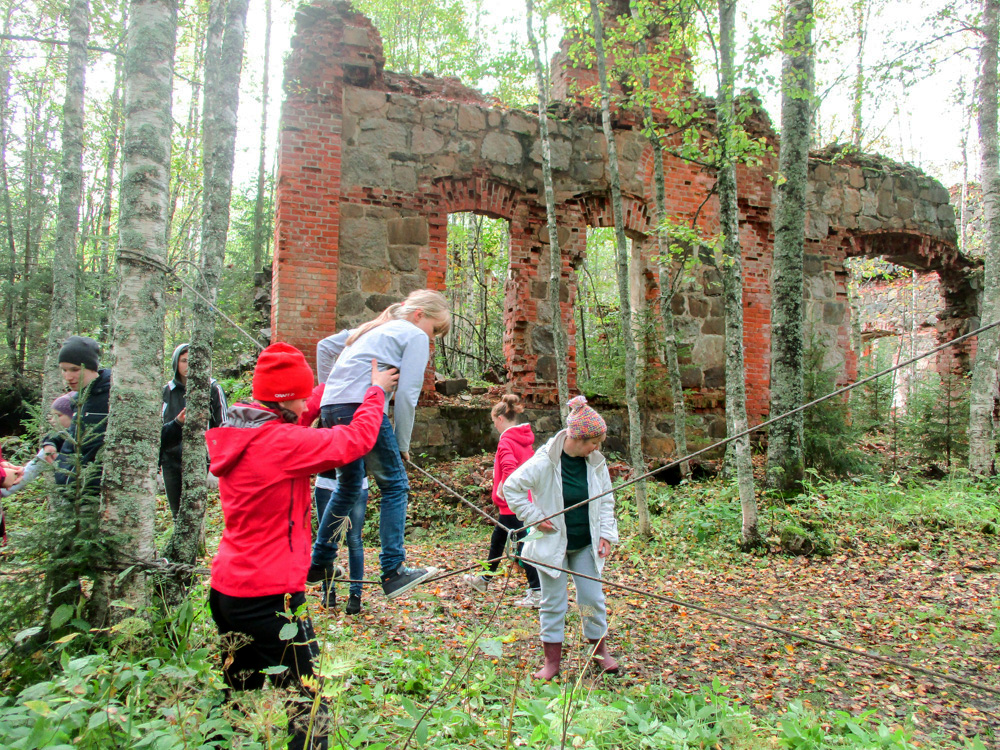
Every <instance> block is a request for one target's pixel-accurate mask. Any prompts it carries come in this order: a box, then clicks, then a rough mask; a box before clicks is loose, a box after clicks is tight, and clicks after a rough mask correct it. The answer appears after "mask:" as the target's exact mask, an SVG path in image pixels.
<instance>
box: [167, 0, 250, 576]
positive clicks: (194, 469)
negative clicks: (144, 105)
mask: <svg viewBox="0 0 1000 750" xmlns="http://www.w3.org/2000/svg"><path fill="white" fill-rule="evenodd" d="M247 5H248V0H228V1H227V0H214V2H213V3H212V5H211V9H210V11H209V28H208V40H207V44H206V51H205V103H204V114H203V129H202V149H203V159H202V169H203V172H204V188H203V195H204V204H203V206H204V208H203V213H202V224H201V277H200V278H201V279H203V280H204V281H203V283H202V284H200V286H201V290H200V291H201V294H202V296H203V297H205V298H206V299H207V300H208V301H205V300H203V299H201V298H200V297H193V298H192V300H191V310H192V315H191V320H192V321H193V322H194V325H193V327H192V329H191V347H190V348H189V349H188V367H189V369H188V379H187V418H186V420H185V422H184V443H183V472H182V476H183V484H182V486H183V490H182V492H181V502H180V509H179V511H178V514H177V520H176V521H175V522H174V533H173V536H172V537H171V539H170V545H169V550H168V557H169V558H170V559H171V560H173V561H174V562H180V563H186V564H188V565H191V564H193V563H194V562H195V558H196V557H197V555H198V548H199V546H200V543H201V539H202V527H203V525H204V523H205V499H206V495H207V488H206V485H205V479H206V466H207V464H206V456H205V429H206V428H207V426H208V423H209V409H210V399H211V380H212V347H213V345H214V342H215V316H214V314H213V307H214V305H215V299H216V294H217V292H218V286H219V278H220V276H221V275H222V265H223V262H224V260H225V254H226V236H227V234H228V232H229V202H230V198H231V196H232V189H233V160H234V154H235V151H236V114H237V110H238V108H239V97H240V74H241V72H242V68H243V44H244V38H245V36H246V16H247Z"/></svg>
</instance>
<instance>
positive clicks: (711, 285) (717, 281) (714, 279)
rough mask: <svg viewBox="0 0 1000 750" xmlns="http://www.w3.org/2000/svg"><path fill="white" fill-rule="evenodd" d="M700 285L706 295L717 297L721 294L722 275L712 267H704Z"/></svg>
mask: <svg viewBox="0 0 1000 750" xmlns="http://www.w3.org/2000/svg"><path fill="white" fill-rule="evenodd" d="M701 285H702V288H703V289H704V290H705V296H706V297H718V296H720V295H721V294H722V276H721V275H720V274H719V272H718V271H716V270H715V269H714V268H708V269H705V276H704V277H703V278H702V280H701Z"/></svg>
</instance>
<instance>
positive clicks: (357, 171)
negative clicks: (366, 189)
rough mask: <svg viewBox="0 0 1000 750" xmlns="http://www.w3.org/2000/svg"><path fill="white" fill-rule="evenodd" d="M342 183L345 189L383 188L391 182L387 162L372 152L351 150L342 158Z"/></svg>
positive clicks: (390, 170)
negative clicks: (358, 187) (355, 187)
mask: <svg viewBox="0 0 1000 750" xmlns="http://www.w3.org/2000/svg"><path fill="white" fill-rule="evenodd" d="M342 174H343V177H342V180H343V183H344V186H345V187H354V186H360V185H372V186H379V187H381V186H383V185H388V184H389V182H390V181H391V180H392V167H391V166H390V165H389V160H388V159H386V158H385V156H383V155H382V154H380V153H377V152H375V151H374V150H371V151H368V150H359V149H351V150H350V151H348V152H347V154H346V155H345V156H344V162H343V173H342Z"/></svg>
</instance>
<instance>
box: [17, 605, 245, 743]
mask: <svg viewBox="0 0 1000 750" xmlns="http://www.w3.org/2000/svg"><path fill="white" fill-rule="evenodd" d="M204 610H205V607H204V606H201V607H200V608H199V607H196V606H195V605H194V604H193V603H192V601H191V600H188V601H186V602H184V603H183V604H182V605H181V606H180V607H179V608H178V609H177V610H175V611H174V612H173V613H171V615H170V616H169V617H166V618H164V619H162V620H160V621H157V622H155V623H153V624H152V625H151V624H150V623H149V622H148V621H147V620H145V619H141V618H131V619H127V620H124V621H123V622H121V623H119V624H118V625H116V626H115V627H113V628H112V629H111V632H110V634H109V638H108V641H107V642H101V641H100V640H96V639H97V638H99V636H93V635H91V634H90V632H89V631H88V629H87V628H86V623H84V624H83V628H82V629H76V628H74V629H73V630H72V632H70V633H69V634H68V635H66V636H64V637H62V638H60V639H59V640H57V641H54V642H52V643H50V644H48V645H47V646H46V647H45V656H46V657H47V658H46V659H44V660H41V661H39V662H38V663H39V664H42V665H51V672H50V674H48V675H46V676H45V677H44V678H43V679H40V680H38V681H36V682H33V683H31V684H29V685H27V686H26V687H24V688H23V689H22V690H20V691H19V692H17V693H16V694H14V693H10V692H9V693H8V697H6V698H4V699H3V700H0V746H2V747H5V748H11V749H12V750H13V749H15V748H25V749H28V748H31V749H34V748H65V747H69V746H72V747H81V748H94V750H96V749H97V748H106V747H116V746H117V747H133V748H156V749H157V750H159V749H161V748H162V749H163V750H166V749H168V748H170V749H172V748H178V749H179V748H191V747H203V748H223V747H229V746H230V745H229V738H230V736H231V734H232V729H231V727H230V724H229V722H228V721H227V720H226V719H225V717H224V715H223V711H222V707H221V704H222V693H221V690H222V687H223V686H222V681H221V677H220V676H219V674H218V668H217V665H216V664H215V663H214V662H213V660H212V658H211V656H210V654H211V650H210V648H209V644H208V643H207V642H206V641H205V640H204V639H203V637H202V636H201V635H200V630H201V628H202V626H203V625H204V621H205V619H206V613H205V611H204ZM258 747H259V746H258Z"/></svg>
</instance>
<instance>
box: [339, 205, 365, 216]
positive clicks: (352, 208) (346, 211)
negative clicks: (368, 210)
mask: <svg viewBox="0 0 1000 750" xmlns="http://www.w3.org/2000/svg"><path fill="white" fill-rule="evenodd" d="M364 215H365V207H364V206H361V205H358V204H357V203H341V204H340V218H341V219H357V218H360V217H362V216H364Z"/></svg>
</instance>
